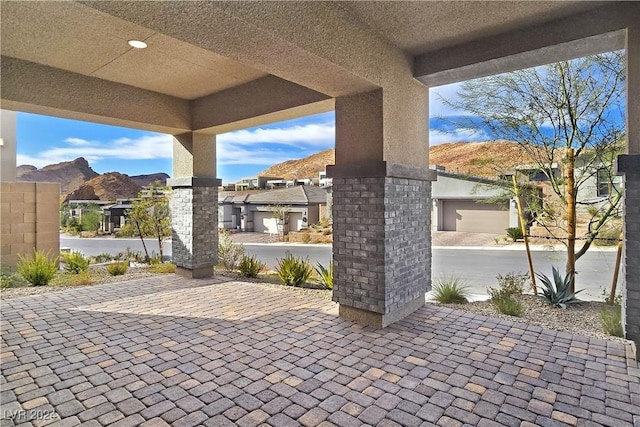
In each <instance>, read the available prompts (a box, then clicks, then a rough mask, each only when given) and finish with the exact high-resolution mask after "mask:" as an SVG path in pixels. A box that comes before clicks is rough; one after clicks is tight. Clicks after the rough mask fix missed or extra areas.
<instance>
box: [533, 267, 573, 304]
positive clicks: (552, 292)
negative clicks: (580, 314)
mask: <svg viewBox="0 0 640 427" xmlns="http://www.w3.org/2000/svg"><path fill="white" fill-rule="evenodd" d="M552 270H553V282H551V279H550V278H549V277H547V276H545V275H544V274H542V273H537V274H536V276H538V278H539V279H540V282H542V286H543V287H544V288H543V289H542V293H543V295H544V297H545V299H546V300H547V302H548V303H549V304H550V305H552V306H554V307H561V308H567V305H568V304H573V303H577V302H580V300H578V299H577V298H576V294H578V293H579V292H582V289H581V290H579V291H577V292H571V281H572V279H573V272H569V273H567V275H566V276H565V277H564V278H562V276H560V272H559V271H558V270H557V269H556V268H555V267H552Z"/></svg>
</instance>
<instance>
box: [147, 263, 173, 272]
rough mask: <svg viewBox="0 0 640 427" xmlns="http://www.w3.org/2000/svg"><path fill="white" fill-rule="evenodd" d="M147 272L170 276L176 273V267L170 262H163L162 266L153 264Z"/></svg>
mask: <svg viewBox="0 0 640 427" xmlns="http://www.w3.org/2000/svg"><path fill="white" fill-rule="evenodd" d="M147 270H148V271H150V272H152V273H159V274H168V273H175V272H176V265H175V264H172V263H170V262H163V263H162V264H152V265H150V266H148V267H147Z"/></svg>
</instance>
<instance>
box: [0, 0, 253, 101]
mask: <svg viewBox="0 0 640 427" xmlns="http://www.w3.org/2000/svg"><path fill="white" fill-rule="evenodd" d="M130 39H138V40H144V41H146V42H147V44H148V47H147V48H146V49H133V48H131V47H130V46H129V45H128V44H127V41H128V40H130ZM2 55H5V56H10V57H14V58H18V59H23V60H26V61H30V62H35V63H39V64H43V65H48V66H51V67H54V68H60V69H63V70H67V71H72V72H75V73H78V74H84V75H88V76H93V77H98V78H101V79H104V80H109V81H113V82H118V83H124V84H127V85H130V86H135V87H139V88H142V89H147V90H151V91H154V92H159V93H163V94H167V95H172V96H175V97H179V98H184V99H194V98H199V97H201V96H204V95H208V94H211V93H215V92H218V91H221V90H223V89H227V88H230V87H234V86H237V85H240V84H242V83H246V82H249V81H252V80H255V79H258V78H260V77H263V76H265V75H266V73H264V72H261V71H258V70H255V69H253V68H251V67H247V66H244V65H241V64H239V63H238V62H236V61H233V60H230V59H227V58H224V57H222V56H219V55H217V54H215V53H212V52H209V51H207V50H204V49H201V48H198V47H195V46H192V45H190V44H187V43H184V42H181V41H179V40H176V39H174V38H171V37H168V36H165V35H163V34H159V33H157V32H155V31H152V30H149V29H147V28H144V27H142V26H139V25H135V24H132V23H130V22H127V21H125V20H123V19H119V18H115V17H113V16H110V15H108V14H106V13H103V12H100V11H97V10H95V9H92V8H90V7H87V6H84V5H81V4H78V3H75V2H25V1H18V2H2Z"/></svg>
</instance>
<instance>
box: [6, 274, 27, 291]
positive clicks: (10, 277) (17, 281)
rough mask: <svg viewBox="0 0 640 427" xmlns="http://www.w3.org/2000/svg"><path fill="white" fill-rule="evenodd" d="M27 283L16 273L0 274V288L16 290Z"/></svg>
mask: <svg viewBox="0 0 640 427" xmlns="http://www.w3.org/2000/svg"><path fill="white" fill-rule="evenodd" d="M28 284H29V282H27V281H26V280H24V278H23V277H22V276H21V275H19V274H16V273H0V288H1V289H8V288H18V287H20V286H25V285H28Z"/></svg>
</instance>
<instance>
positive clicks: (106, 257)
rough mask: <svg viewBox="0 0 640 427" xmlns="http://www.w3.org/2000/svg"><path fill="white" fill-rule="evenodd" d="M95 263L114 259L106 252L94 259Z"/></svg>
mask: <svg viewBox="0 0 640 427" xmlns="http://www.w3.org/2000/svg"><path fill="white" fill-rule="evenodd" d="M94 259H95V262H96V263H102V262H109V261H113V259H114V257H113V255H111V254H110V253H108V252H104V253H101V254H99V255H96V256H95V257H94Z"/></svg>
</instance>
